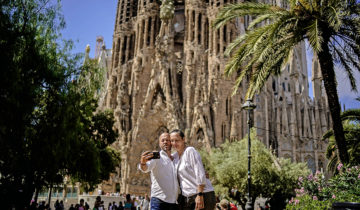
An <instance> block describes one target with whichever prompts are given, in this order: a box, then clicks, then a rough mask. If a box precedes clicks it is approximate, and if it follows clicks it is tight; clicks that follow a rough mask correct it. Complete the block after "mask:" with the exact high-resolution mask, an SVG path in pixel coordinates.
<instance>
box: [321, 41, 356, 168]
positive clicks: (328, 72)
mask: <svg viewBox="0 0 360 210" xmlns="http://www.w3.org/2000/svg"><path fill="white" fill-rule="evenodd" d="M327 43H329V39H324V43H323V44H322V51H321V52H319V53H318V59H319V63H320V67H321V73H322V77H323V81H324V86H325V91H326V95H327V98H328V105H329V108H330V114H331V119H332V122H333V126H332V128H333V130H334V136H335V141H336V144H337V148H338V156H339V158H340V161H341V162H342V163H348V162H349V154H348V152H347V148H346V141H345V135H344V128H343V126H342V121H341V118H340V112H341V107H340V103H339V97H338V93H337V88H336V86H337V83H336V77H335V71H334V63H333V59H332V55H331V54H330V50H329V47H328V45H327Z"/></svg>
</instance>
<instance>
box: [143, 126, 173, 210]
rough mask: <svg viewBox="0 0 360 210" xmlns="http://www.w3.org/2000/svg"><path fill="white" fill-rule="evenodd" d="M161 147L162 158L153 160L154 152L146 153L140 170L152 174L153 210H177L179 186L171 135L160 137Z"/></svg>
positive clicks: (151, 202)
mask: <svg viewBox="0 0 360 210" xmlns="http://www.w3.org/2000/svg"><path fill="white" fill-rule="evenodd" d="M159 146H160V148H161V151H160V158H159V159H152V158H153V153H152V152H149V151H147V152H144V153H143V154H142V155H141V158H140V164H139V169H140V170H141V171H142V172H144V173H147V172H149V171H150V172H151V173H150V177H151V200H150V206H151V207H150V208H151V210H177V204H176V200H177V196H178V189H179V186H178V181H177V176H176V170H175V167H174V165H173V163H172V160H173V158H172V156H171V142H170V135H169V133H163V134H161V135H160V137H159Z"/></svg>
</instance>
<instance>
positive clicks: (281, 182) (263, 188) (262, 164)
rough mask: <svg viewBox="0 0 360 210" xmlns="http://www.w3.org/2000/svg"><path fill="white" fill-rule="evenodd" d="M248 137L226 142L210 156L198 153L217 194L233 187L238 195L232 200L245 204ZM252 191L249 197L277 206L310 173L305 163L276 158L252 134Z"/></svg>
mask: <svg viewBox="0 0 360 210" xmlns="http://www.w3.org/2000/svg"><path fill="white" fill-rule="evenodd" d="M247 148H248V145H247V138H244V139H242V140H241V141H235V142H226V143H224V144H222V145H221V147H219V148H214V149H212V151H211V153H210V154H209V153H206V152H204V151H202V152H201V155H202V159H203V161H204V165H205V167H206V170H207V171H208V172H209V175H210V177H211V178H213V180H212V183H213V184H214V187H215V191H216V193H217V194H224V193H226V194H227V196H232V195H230V193H229V192H230V190H231V189H233V188H236V189H237V190H238V192H239V193H240V194H239V195H238V196H237V197H236V198H235V199H237V201H238V202H239V203H245V195H246V193H247V162H248V156H247V155H248V154H247V152H248V150H247ZM251 154H252V158H251V183H252V185H251V191H252V197H253V198H256V197H259V196H260V195H261V196H262V197H268V198H274V201H275V200H276V201H277V203H278V204H279V205H281V202H284V201H285V199H286V198H290V197H291V196H292V195H293V194H294V189H295V187H296V185H297V179H298V177H299V176H304V175H306V174H308V173H309V170H308V169H307V167H306V165H305V164H304V163H291V161H290V160H286V159H282V158H276V157H275V156H274V155H273V154H272V153H271V152H270V151H269V150H268V149H267V148H266V147H265V145H264V144H263V143H261V142H260V141H259V140H257V138H256V136H255V135H254V134H252V135H251Z"/></svg>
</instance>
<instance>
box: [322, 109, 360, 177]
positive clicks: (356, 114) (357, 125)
mask: <svg viewBox="0 0 360 210" xmlns="http://www.w3.org/2000/svg"><path fill="white" fill-rule="evenodd" d="M341 120H342V121H343V127H344V133H345V139H346V145H347V151H348V153H349V164H350V165H359V164H360V159H359V156H360V109H349V110H346V111H344V112H343V113H342V114H341ZM326 139H328V140H329V144H328V147H327V149H326V158H327V159H328V160H329V162H328V164H327V170H328V171H329V172H332V173H335V172H336V166H337V165H338V164H339V163H340V160H339V158H338V156H337V155H336V153H337V152H336V151H337V148H336V143H335V139H334V132H333V130H328V131H327V132H326V133H324V135H323V137H322V140H326Z"/></svg>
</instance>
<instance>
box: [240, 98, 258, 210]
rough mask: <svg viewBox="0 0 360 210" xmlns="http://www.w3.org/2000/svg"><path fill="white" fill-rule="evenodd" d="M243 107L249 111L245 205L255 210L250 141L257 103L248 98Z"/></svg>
mask: <svg viewBox="0 0 360 210" xmlns="http://www.w3.org/2000/svg"><path fill="white" fill-rule="evenodd" d="M242 108H243V109H244V110H247V111H248V121H247V122H248V145H249V146H248V200H247V202H246V205H245V209H246V210H253V209H254V206H253V204H252V200H251V195H250V192H251V170H250V165H251V141H250V129H251V124H252V123H251V117H250V115H251V111H252V110H254V109H255V108H256V105H255V104H254V103H252V100H251V99H247V100H246V102H245V103H244V104H243V105H242Z"/></svg>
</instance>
